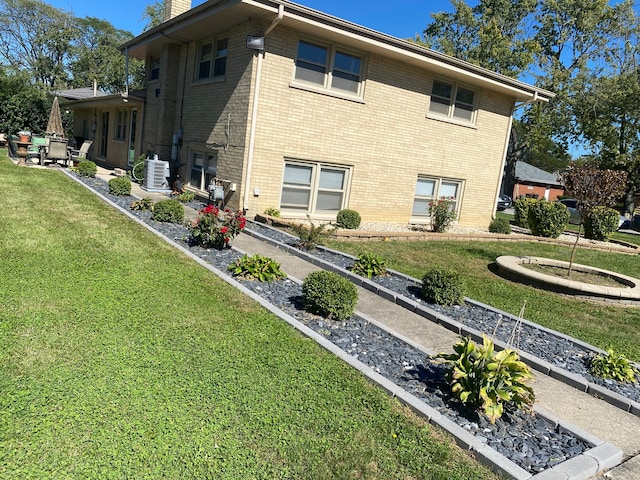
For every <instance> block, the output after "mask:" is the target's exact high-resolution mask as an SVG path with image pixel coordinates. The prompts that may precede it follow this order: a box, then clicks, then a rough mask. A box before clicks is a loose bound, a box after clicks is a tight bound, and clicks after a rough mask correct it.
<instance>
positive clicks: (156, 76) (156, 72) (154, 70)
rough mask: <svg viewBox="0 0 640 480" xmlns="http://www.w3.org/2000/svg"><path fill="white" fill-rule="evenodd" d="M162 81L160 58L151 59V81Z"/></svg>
mask: <svg viewBox="0 0 640 480" xmlns="http://www.w3.org/2000/svg"><path fill="white" fill-rule="evenodd" d="M158 80H160V57H149V81H150V82H157V81H158Z"/></svg>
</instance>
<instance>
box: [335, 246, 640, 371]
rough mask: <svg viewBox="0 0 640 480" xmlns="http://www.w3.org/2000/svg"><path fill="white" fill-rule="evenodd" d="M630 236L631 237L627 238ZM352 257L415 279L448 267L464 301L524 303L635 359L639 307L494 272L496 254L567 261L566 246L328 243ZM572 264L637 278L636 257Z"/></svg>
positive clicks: (605, 256)
mask: <svg viewBox="0 0 640 480" xmlns="http://www.w3.org/2000/svg"><path fill="white" fill-rule="evenodd" d="M627 236H632V235H627ZM329 246H331V247H332V248H336V249H339V250H343V251H345V252H349V253H351V254H353V255H359V254H360V253H363V252H373V253H377V254H379V255H381V256H382V257H383V258H385V259H387V261H388V266H389V267H390V268H393V269H394V270H398V271H401V272H404V273H406V274H408V275H411V276H413V277H415V278H418V279H419V278H422V276H423V275H424V273H425V272H426V271H427V270H428V269H429V268H432V267H434V266H450V267H452V268H454V269H456V270H457V271H459V272H461V273H462V274H463V278H464V284H465V287H466V294H467V296H468V297H470V298H473V299H475V300H478V301H480V302H483V303H486V304H489V305H492V306H494V307H497V308H499V309H502V310H505V311H507V312H509V313H512V314H515V315H517V314H518V313H519V312H520V309H521V308H522V306H523V305H524V304H525V302H526V310H525V318H526V319H528V320H531V321H534V322H537V323H539V324H541V325H544V326H546V327H550V328H552V329H555V330H558V331H560V332H563V333H566V334H568V335H572V336H574V337H577V338H579V339H581V340H583V341H586V342H589V343H591V344H593V345H596V346H599V347H601V348H605V347H609V346H610V347H612V348H613V349H614V350H616V351H618V352H620V353H624V354H625V355H627V356H628V357H629V358H632V359H634V360H640V309H639V308H638V307H620V306H610V305H604V304H601V303H595V302H588V301H584V300H577V299H575V298H570V297H566V296H561V295H559V294H555V293H551V292H545V291H541V290H537V289H535V288H532V287H528V286H525V285H521V284H518V283H516V282H512V281H509V280H505V279H503V278H501V277H500V276H498V275H497V274H496V268H495V259H496V257H498V256H500V255H532V256H540V257H547V258H554V259H558V260H566V261H568V260H569V259H570V252H571V249H570V248H569V247H564V246H558V245H550V244H542V243H534V242H478V241H469V242H467V241H453V242H442V241H432V242H429V241H426V242H405V241H386V242H385V241H380V242H366V243H348V242H335V241H332V242H329ZM575 262H576V263H581V264H585V265H591V266H595V267H600V268H604V269H607V270H612V271H616V272H619V273H622V274H626V275H630V276H633V277H636V278H638V277H640V255H624V254H620V253H606V252H600V251H595V250H587V249H578V250H577V252H576V258H575Z"/></svg>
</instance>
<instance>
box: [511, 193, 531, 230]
mask: <svg viewBox="0 0 640 480" xmlns="http://www.w3.org/2000/svg"><path fill="white" fill-rule="evenodd" d="M534 203H536V199H535V198H519V199H517V200H514V202H513V220H514V222H515V224H516V225H517V226H519V227H522V228H528V227H529V207H530V206H531V205H532V204H534Z"/></svg>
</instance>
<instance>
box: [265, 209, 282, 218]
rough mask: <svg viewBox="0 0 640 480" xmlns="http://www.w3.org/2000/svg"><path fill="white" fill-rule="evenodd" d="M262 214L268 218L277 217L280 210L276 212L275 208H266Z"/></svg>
mask: <svg viewBox="0 0 640 480" xmlns="http://www.w3.org/2000/svg"><path fill="white" fill-rule="evenodd" d="M264 214H265V215H269V216H270V217H279V216H280V210H278V209H277V208H275V207H267V208H265V209H264Z"/></svg>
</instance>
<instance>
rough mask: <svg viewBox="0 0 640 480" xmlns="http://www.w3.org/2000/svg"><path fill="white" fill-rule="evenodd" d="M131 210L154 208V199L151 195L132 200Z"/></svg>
mask: <svg viewBox="0 0 640 480" xmlns="http://www.w3.org/2000/svg"><path fill="white" fill-rule="evenodd" d="M131 210H153V200H152V199H150V198H149V197H145V198H141V199H140V200H135V201H133V202H131Z"/></svg>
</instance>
